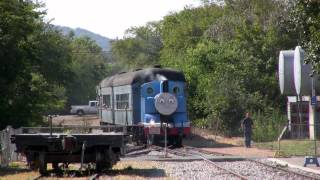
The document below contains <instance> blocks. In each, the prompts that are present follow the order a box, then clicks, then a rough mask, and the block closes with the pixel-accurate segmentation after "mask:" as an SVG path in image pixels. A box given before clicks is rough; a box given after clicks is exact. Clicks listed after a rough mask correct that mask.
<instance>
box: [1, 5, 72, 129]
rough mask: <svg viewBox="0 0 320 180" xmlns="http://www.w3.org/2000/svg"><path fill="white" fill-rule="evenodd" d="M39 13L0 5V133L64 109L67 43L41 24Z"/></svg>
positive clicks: (35, 8)
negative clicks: (7, 127) (3, 129)
mask: <svg viewBox="0 0 320 180" xmlns="http://www.w3.org/2000/svg"><path fill="white" fill-rule="evenodd" d="M39 7H41V5H39V4H35V3H33V2H32V1H18V0H10V1H9V0H3V1H0V40H1V43H0V59H1V66H0V67H1V68H0V96H1V99H0V112H1V117H0V122H1V125H0V128H3V127H5V126H6V125H8V124H11V125H13V126H26V125H34V124H39V123H41V122H42V117H43V115H46V114H48V113H52V112H55V111H57V110H59V109H61V108H63V107H64V102H65V96H64V91H65V88H64V85H65V84H67V82H68V77H69V74H70V71H69V68H68V63H69V62H70V59H69V58H68V57H70V55H69V53H68V49H69V48H68V47H69V40H68V39H66V38H65V37H63V36H62V35H61V34H59V33H58V32H56V31H54V30H53V29H52V28H51V27H50V26H48V25H47V24H45V23H44V22H43V19H42V18H43V15H44V13H43V12H40V11H39V9H38V8H39Z"/></svg>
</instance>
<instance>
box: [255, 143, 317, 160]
mask: <svg viewBox="0 0 320 180" xmlns="http://www.w3.org/2000/svg"><path fill="white" fill-rule="evenodd" d="M255 146H256V147H258V148H261V149H271V150H275V151H278V149H279V147H278V146H279V143H278V141H273V142H263V143H255ZM278 154H279V155H281V156H312V155H314V141H310V140H309V139H303V140H282V141H280V152H278ZM317 154H318V155H319V154H320V141H317Z"/></svg>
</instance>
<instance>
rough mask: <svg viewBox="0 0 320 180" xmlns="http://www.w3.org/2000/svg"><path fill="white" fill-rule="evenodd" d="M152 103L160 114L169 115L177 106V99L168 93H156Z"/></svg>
mask: <svg viewBox="0 0 320 180" xmlns="http://www.w3.org/2000/svg"><path fill="white" fill-rule="evenodd" d="M154 105H155V107H156V109H157V111H158V112H159V113H160V114H162V115H171V114H172V113H174V112H175V111H176V110H177V108H178V100H177V98H176V97H175V96H174V95H172V94H170V93H160V94H157V95H156V97H155V102H154Z"/></svg>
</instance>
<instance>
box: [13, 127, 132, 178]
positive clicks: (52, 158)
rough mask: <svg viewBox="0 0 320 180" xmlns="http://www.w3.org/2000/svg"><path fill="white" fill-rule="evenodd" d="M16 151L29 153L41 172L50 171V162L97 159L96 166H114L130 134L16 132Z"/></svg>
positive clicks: (30, 159)
mask: <svg viewBox="0 0 320 180" xmlns="http://www.w3.org/2000/svg"><path fill="white" fill-rule="evenodd" d="M11 141H12V143H15V144H16V147H17V152H19V153H23V154H25V155H26V158H27V161H28V164H29V165H30V166H31V167H33V166H34V165H36V164H38V167H36V168H39V172H40V173H41V174H46V173H47V163H52V166H53V168H57V167H58V163H64V164H69V163H81V167H82V164H83V163H96V170H97V171H101V170H103V169H106V168H110V167H112V165H113V164H115V163H116V162H117V161H118V160H120V156H121V155H123V153H124V151H125V143H126V142H127V141H128V136H127V135H125V134H124V133H104V132H101V133H89V134H87V133H73V134H66V133H52V134H50V133H36V134H26V133H25V134H16V135H13V136H12V138H11Z"/></svg>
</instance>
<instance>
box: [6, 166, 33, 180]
mask: <svg viewBox="0 0 320 180" xmlns="http://www.w3.org/2000/svg"><path fill="white" fill-rule="evenodd" d="M31 171H32V170H30V169H27V168H21V167H1V168H0V179H1V177H2V176H6V175H11V174H18V173H25V172H31Z"/></svg>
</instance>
